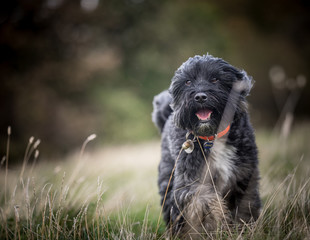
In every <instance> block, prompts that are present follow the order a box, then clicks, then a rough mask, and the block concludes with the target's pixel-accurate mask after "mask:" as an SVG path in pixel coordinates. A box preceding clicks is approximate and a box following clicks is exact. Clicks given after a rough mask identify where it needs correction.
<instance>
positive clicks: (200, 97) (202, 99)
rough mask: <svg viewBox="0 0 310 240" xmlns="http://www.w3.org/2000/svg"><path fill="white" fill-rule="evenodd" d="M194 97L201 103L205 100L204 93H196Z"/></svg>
mask: <svg viewBox="0 0 310 240" xmlns="http://www.w3.org/2000/svg"><path fill="white" fill-rule="evenodd" d="M194 99H195V101H196V102H199V103H203V102H205V101H206V100H207V95H206V94H205V93H197V94H196V95H195V97H194Z"/></svg>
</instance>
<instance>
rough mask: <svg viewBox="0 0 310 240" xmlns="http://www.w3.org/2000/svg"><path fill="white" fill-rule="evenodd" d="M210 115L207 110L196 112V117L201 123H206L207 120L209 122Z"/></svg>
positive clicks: (209, 111) (210, 112)
mask: <svg viewBox="0 0 310 240" xmlns="http://www.w3.org/2000/svg"><path fill="white" fill-rule="evenodd" d="M211 114H212V111H211V110H209V109H201V110H199V111H198V112H196V116H197V117H198V119H199V120H201V121H208V120H210V117H211Z"/></svg>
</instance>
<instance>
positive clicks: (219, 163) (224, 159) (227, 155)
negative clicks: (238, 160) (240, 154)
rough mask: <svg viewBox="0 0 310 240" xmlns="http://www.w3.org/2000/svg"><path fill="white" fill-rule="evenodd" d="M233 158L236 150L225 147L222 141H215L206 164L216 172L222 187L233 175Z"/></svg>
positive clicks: (231, 147) (228, 146)
mask: <svg viewBox="0 0 310 240" xmlns="http://www.w3.org/2000/svg"><path fill="white" fill-rule="evenodd" d="M235 157H236V150H235V148H234V147H233V146H230V145H227V144H226V143H225V141H223V140H222V139H217V140H215V142H214V145H213V147H212V148H211V151H210V155H209V159H208V160H209V161H208V162H209V163H210V164H211V167H212V168H213V169H215V170H216V171H217V173H218V175H219V177H220V178H221V179H222V181H223V183H224V185H226V183H227V181H228V180H229V179H230V178H231V176H232V174H233V168H234V158H235Z"/></svg>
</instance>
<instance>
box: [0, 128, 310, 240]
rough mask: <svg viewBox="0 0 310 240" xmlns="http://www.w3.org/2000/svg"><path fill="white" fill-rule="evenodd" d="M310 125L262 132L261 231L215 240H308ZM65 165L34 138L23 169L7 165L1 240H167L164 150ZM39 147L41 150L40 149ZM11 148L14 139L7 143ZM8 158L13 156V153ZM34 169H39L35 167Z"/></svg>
mask: <svg viewBox="0 0 310 240" xmlns="http://www.w3.org/2000/svg"><path fill="white" fill-rule="evenodd" d="M309 134H310V128H309V125H304V126H299V127H298V128H295V129H294V132H293V133H292V134H291V136H290V138H289V139H288V140H286V141H282V140H281V139H279V138H278V137H277V136H276V135H273V134H271V133H269V132H268V131H263V130H261V131H259V132H258V133H257V141H258V145H259V149H260V159H261V164H260V168H261V175H262V180H261V194H262V198H263V202H264V207H263V209H262V212H261V215H260V217H259V219H258V221H257V222H256V223H255V224H252V225H247V224H246V223H245V224H244V225H242V226H236V227H235V228H233V229H232V230H231V232H230V234H227V232H225V231H223V230H218V231H217V232H215V233H212V235H209V237H210V238H213V239H309V238H310V178H309V176H310V175H309V173H310V166H309V163H310V149H309V144H308V143H307V136H308V135H309ZM90 140H92V137H91V138H88V140H86V142H84V144H83V147H82V150H81V152H79V153H76V154H73V155H72V156H71V157H69V158H67V159H64V160H63V161H60V160H55V161H48V162H45V161H44V160H41V161H38V162H37V160H36V159H37V158H38V155H39V152H38V140H35V139H33V138H30V140H29V143H28V147H26V151H25V156H24V160H23V164H22V165H21V166H20V167H10V165H8V168H7V165H6V164H7V163H8V161H6V160H8V155H9V152H8V151H7V152H6V153H4V155H6V158H4V161H2V162H1V163H2V164H1V169H0V173H1V177H0V178H1V179H0V184H1V189H0V191H1V192H0V239H164V238H165V237H166V236H168V235H169V232H166V231H165V226H164V223H163V221H162V220H161V221H160V228H159V230H158V231H156V229H157V220H158V218H159V213H160V205H159V196H158V194H157V186H156V181H157V165H158V162H159V158H160V149H159V142H149V143H144V144H139V145H124V146H110V147H107V148H106V149H103V150H98V151H96V152H93V153H88V152H87V146H86V144H87V143H88V141H90ZM36 143H37V144H36ZM8 144H9V139H8ZM8 150H9V149H8ZM34 162H36V163H35V164H33V163H34Z"/></svg>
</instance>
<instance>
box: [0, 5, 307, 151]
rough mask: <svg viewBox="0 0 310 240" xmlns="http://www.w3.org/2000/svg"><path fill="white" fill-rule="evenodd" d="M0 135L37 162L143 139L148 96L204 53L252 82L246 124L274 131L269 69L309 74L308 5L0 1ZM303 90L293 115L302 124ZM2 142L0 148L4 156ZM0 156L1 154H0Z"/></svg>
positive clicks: (148, 129)
mask: <svg viewBox="0 0 310 240" xmlns="http://www.w3.org/2000/svg"><path fill="white" fill-rule="evenodd" d="M0 6H1V7H0V73H1V83H0V84H1V86H0V107H1V120H0V129H2V132H3V133H5V132H6V128H7V126H8V125H11V126H12V130H13V136H12V139H13V140H14V141H15V142H14V144H13V146H15V150H14V149H13V154H14V153H16V154H17V155H18V156H21V155H22V154H20V152H21V151H22V150H23V149H24V148H25V145H26V142H27V139H28V138H29V137H30V136H32V135H35V136H36V137H39V138H41V139H42V147H41V148H43V149H42V150H43V151H42V152H43V154H44V153H45V156H53V155H55V154H59V153H64V152H66V151H67V150H70V149H72V148H73V147H77V146H79V145H80V144H81V143H82V142H83V140H84V138H85V137H87V136H88V135H89V134H90V133H93V132H95V133H97V134H98V138H99V139H101V140H102V141H108V142H110V141H112V142H113V141H128V140H143V139H149V138H151V137H153V136H155V135H156V130H155V128H153V127H152V123H151V120H150V112H151V100H152V98H153V96H154V94H156V93H158V92H159V91H161V90H162V89H164V88H167V87H168V85H169V81H170V79H171V77H172V75H173V72H174V71H175V70H176V68H177V67H178V66H179V65H180V64H181V63H182V62H183V61H185V60H186V59H187V58H188V57H190V56H193V55H195V54H203V53H206V52H209V53H210V54H213V55H215V56H219V57H223V58H224V59H226V60H228V61H229V62H231V63H232V64H233V65H236V66H239V67H242V68H244V69H246V70H247V72H248V73H249V74H250V75H252V76H253V77H254V79H255V80H256V86H255V90H254V91H253V92H252V96H251V99H250V101H251V103H252V111H253V116H254V121H255V120H256V122H264V123H265V125H267V126H268V125H269V126H270V125H271V124H273V123H275V121H276V119H277V117H278V114H279V112H278V110H277V107H276V104H275V103H274V99H273V96H272V94H273V93H272V90H271V86H270V81H269V79H268V72H269V69H270V68H271V67H272V66H274V65H275V64H280V65H282V66H283V67H284V68H285V70H286V72H287V74H288V75H290V76H292V77H295V76H296V75H298V74H299V73H303V74H304V75H305V76H309V71H310V70H309V66H308V59H309V57H310V47H309V42H310V41H309V40H310V34H309V33H310V30H309V29H310V27H309V16H308V15H309V14H308V13H309V3H308V2H307V1H301V0H299V1H294V2H292V1H288V0H284V1H279V0H277V1H266V0H263V1H260V2H253V1H247V0H237V1H228V0H220V1H202V0H195V1H182V0H175V1H163V0H158V1H152V0H119V1H113V0H109V1H99V0H81V1H64V0H34V1H23V0H12V1H4V2H2V3H0ZM309 93H310V88H309V86H308V85H307V86H306V88H305V89H304V92H303V93H302V95H301V101H300V104H299V105H298V106H297V109H296V113H297V116H299V117H305V116H309V113H310V109H309V108H308V106H307V101H308V96H309V95H308V94H309ZM5 138H6V137H5V136H4V134H1V139H0V140H1V146H3V149H4V146H5V144H4V140H5ZM3 151H4V150H3Z"/></svg>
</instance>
